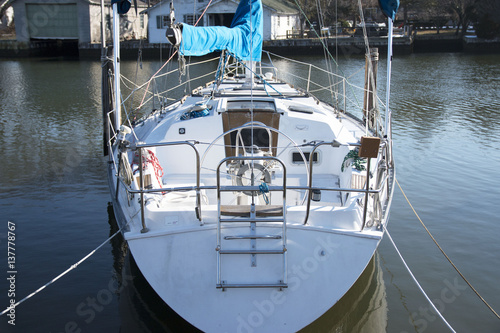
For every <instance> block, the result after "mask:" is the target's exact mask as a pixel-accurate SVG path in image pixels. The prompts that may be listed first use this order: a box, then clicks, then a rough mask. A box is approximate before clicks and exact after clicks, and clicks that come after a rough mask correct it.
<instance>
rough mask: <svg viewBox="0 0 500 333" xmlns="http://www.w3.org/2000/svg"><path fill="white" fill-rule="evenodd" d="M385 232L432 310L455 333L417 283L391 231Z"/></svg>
mask: <svg viewBox="0 0 500 333" xmlns="http://www.w3.org/2000/svg"><path fill="white" fill-rule="evenodd" d="M384 231H385V233H386V234H387V237H389V239H390V241H391V243H392V245H393V246H394V249H396V252H397V253H398V255H399V258H401V261H402V262H403V264H404V265H405V267H406V270H407V271H408V273H410V276H411V277H412V279H413V281H415V283H416V284H417V286H418V288H419V289H420V291H421V292H422V294H424V296H425V298H426V299H427V301H428V302H429V303H430V304H431V306H432V308H433V309H434V311H436V313H437V314H438V316H439V317H440V318H441V319H442V320H443V322H444V323H445V324H446V326H448V328H449V329H450V330H451V331H452V332H454V333H456V332H455V330H454V329H453V327H451V325H450V323H448V321H446V319H445V318H444V316H443V315H442V314H441V312H439V310H438V309H437V308H436V306H435V305H434V303H432V301H431V299H430V298H429V296H427V294H426V293H425V291H424V289H423V288H422V286H421V285H420V283H418V281H417V278H416V277H415V275H413V273H412V271H411V269H410V267H408V265H407V264H406V261H405V260H404V258H403V256H402V255H401V252H399V249H398V247H397V246H396V244H395V243H394V241H393V240H392V237H391V234H390V233H389V230H387V228H384Z"/></svg>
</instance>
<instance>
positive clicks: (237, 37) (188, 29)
mask: <svg viewBox="0 0 500 333" xmlns="http://www.w3.org/2000/svg"><path fill="white" fill-rule="evenodd" d="M180 29H181V30H182V37H181V40H180V45H179V52H180V53H181V54H182V55H187V56H201V55H205V54H208V53H211V52H214V51H222V50H227V51H229V52H230V53H232V54H233V55H234V56H235V57H236V58H238V59H240V60H246V61H260V60H261V53H262V35H263V23H262V2H261V0H241V1H240V3H239V5H238V8H237V9H236V13H235V14H234V18H233V22H232V23H231V28H227V27H220V26H212V27H194V26H192V25H189V24H186V23H182V25H181V26H180ZM167 38H168V39H169V41H170V42H172V43H173V44H174V45H175V43H176V42H175V40H174V41H173V40H172V38H171V37H170V36H169V32H168V31H167ZM177 42H179V41H177Z"/></svg>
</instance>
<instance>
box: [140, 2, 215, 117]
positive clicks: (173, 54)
mask: <svg viewBox="0 0 500 333" xmlns="http://www.w3.org/2000/svg"><path fill="white" fill-rule="evenodd" d="M212 1H213V0H210V2H209V3H208V4H207V6H206V7H205V10H204V11H203V13H201V15H200V17H199V18H198V20H197V21H196V23H195V24H194V26H195V27H196V26H197V25H198V22H200V20H201V18H202V17H203V15H205V12H206V11H207V9H208V7H209V6H210V4H211V3H212ZM177 52H178V50H175V51H174V52H173V53H172V55H171V56H170V58H168V60H167V61H166V62H165V63H164V64H163V65H162V66H161V67H160V69H159V70H157V71H156V73H154V74H153V76H152V77H151V78H150V79H149V80H148V83H147V87H146V91H148V90H149V85H150V84H151V81H152V80H153V78H154V77H155V76H156V74H158V73H159V72H160V71H161V70H162V69H163V67H165V66H166V65H167V64H168V63H169V62H170V60H172V59H173V58H174V56H175V55H176V54H177ZM144 98H146V92H144V96H143V97H142V100H141V103H140V104H139V106H138V107H137V108H140V107H141V106H142V105H143V104H142V103H143V102H144Z"/></svg>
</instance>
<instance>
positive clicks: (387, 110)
mask: <svg viewBox="0 0 500 333" xmlns="http://www.w3.org/2000/svg"><path fill="white" fill-rule="evenodd" d="M392 24H393V22H392V18H391V17H387V27H388V28H387V29H388V35H387V84H386V98H385V131H386V134H387V139H388V140H389V142H391V140H392V128H389V126H390V120H391V108H390V107H389V100H390V96H391V67H392Z"/></svg>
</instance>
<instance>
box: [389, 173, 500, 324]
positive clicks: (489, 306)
mask: <svg viewBox="0 0 500 333" xmlns="http://www.w3.org/2000/svg"><path fill="white" fill-rule="evenodd" d="M396 184H398V187H399V189H400V190H401V193H402V194H403V196H404V197H405V199H406V202H407V203H408V205H410V208H411V209H412V210H413V213H414V214H415V216H416V217H417V219H418V220H419V221H420V223H421V224H422V226H423V227H424V229H425V231H427V233H428V234H429V236H430V237H431V239H432V240H433V241H434V243H435V244H436V246H437V247H438V249H439V250H440V251H441V253H442V254H443V255H444V257H445V258H446V259H447V260H448V261H449V263H450V264H451V265H452V266H453V268H454V269H455V270H456V271H457V273H458V274H459V275H460V277H461V278H462V279H463V280H464V281H465V283H467V284H468V285H469V287H470V288H471V289H472V291H474V293H475V294H476V295H477V297H479V299H480V300H481V301H483V303H484V304H485V305H486V306H487V307H488V309H490V311H491V312H493V314H494V315H495V316H496V317H497V318H498V319H500V316H499V315H498V313H496V311H495V310H494V309H493V308H492V307H491V305H489V304H488V302H486V300H485V299H484V298H483V297H482V296H481V295H480V294H479V292H477V290H476V289H475V288H474V287H473V286H472V284H471V283H470V282H469V281H468V280H467V278H466V277H465V276H464V275H463V274H462V272H461V271H460V270H459V269H458V267H457V266H455V264H454V263H453V261H452V260H451V259H450V257H448V255H447V254H446V253H445V252H444V250H443V248H442V247H441V246H440V245H439V243H438V242H437V241H436V239H435V238H434V236H432V234H431V232H430V231H429V229H427V227H426V226H425V224H424V222H423V221H422V219H421V218H420V216H418V214H417V212H416V210H415V208H413V205H412V204H411V202H410V200H409V199H408V197H407V196H406V194H405V192H404V191H403V188H402V187H401V185H400V184H399V182H398V179H397V178H396Z"/></svg>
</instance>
